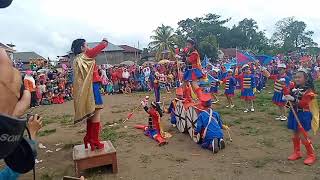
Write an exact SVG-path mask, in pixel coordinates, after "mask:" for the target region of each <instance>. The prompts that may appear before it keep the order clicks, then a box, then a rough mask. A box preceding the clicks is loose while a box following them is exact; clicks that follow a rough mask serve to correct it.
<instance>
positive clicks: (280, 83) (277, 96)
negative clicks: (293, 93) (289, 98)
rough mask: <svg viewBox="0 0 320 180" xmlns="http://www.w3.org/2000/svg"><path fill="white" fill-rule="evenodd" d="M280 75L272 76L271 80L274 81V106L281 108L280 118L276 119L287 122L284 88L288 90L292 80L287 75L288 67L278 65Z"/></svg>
mask: <svg viewBox="0 0 320 180" xmlns="http://www.w3.org/2000/svg"><path fill="white" fill-rule="evenodd" d="M277 68H278V72H279V74H276V75H270V76H269V78H270V79H273V80H274V93H273V97H272V102H273V104H275V105H277V106H278V107H279V112H280V116H278V117H276V120H281V121H286V120H287V117H286V115H285V105H286V100H285V99H283V98H282V97H283V88H284V87H286V88H288V86H289V84H290V78H289V77H288V76H287V74H286V65H285V64H278V65H277Z"/></svg>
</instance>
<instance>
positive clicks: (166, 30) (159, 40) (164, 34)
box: [149, 24, 175, 60]
mask: <svg viewBox="0 0 320 180" xmlns="http://www.w3.org/2000/svg"><path fill="white" fill-rule="evenodd" d="M153 32H154V35H152V36H151V37H150V38H151V40H152V41H151V42H150V43H149V47H150V49H151V50H152V51H155V52H156V58H157V59H158V60H159V59H161V57H162V56H161V55H162V52H163V51H166V50H168V51H169V52H170V54H171V55H172V54H173V52H174V44H175V42H174V41H175V38H174V29H173V28H172V27H170V26H165V25H163V24H162V25H161V26H159V27H158V28H157V29H156V30H154V31H153Z"/></svg>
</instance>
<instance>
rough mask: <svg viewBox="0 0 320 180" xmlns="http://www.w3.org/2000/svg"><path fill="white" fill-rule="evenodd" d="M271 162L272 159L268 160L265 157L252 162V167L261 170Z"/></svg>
mask: <svg viewBox="0 0 320 180" xmlns="http://www.w3.org/2000/svg"><path fill="white" fill-rule="evenodd" d="M271 161H272V159H271V158H268V157H265V158H263V159H257V160H254V161H253V166H254V167H255V168H263V167H265V166H266V165H267V164H268V163H269V162H271Z"/></svg>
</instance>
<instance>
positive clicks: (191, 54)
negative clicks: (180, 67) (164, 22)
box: [183, 38, 203, 98]
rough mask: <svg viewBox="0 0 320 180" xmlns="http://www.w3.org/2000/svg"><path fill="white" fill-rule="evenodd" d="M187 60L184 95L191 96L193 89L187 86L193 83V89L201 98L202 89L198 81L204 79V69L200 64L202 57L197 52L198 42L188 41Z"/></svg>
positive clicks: (189, 39)
mask: <svg viewBox="0 0 320 180" xmlns="http://www.w3.org/2000/svg"><path fill="white" fill-rule="evenodd" d="M187 50H188V52H187V59H186V70H185V72H184V75H183V80H184V83H183V88H184V91H185V92H184V94H191V93H190V92H188V91H189V90H191V89H188V88H186V86H187V84H188V83H189V82H191V85H192V88H193V89H194V91H195V93H196V95H197V97H198V98H199V97H200V95H201V93H202V89H201V88H200V87H199V85H198V80H199V79H201V78H202V77H203V73H202V67H201V62H200V55H199V53H198V50H197V46H196V41H195V40H194V39H191V38H188V39H187Z"/></svg>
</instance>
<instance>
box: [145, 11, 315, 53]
mask: <svg viewBox="0 0 320 180" xmlns="http://www.w3.org/2000/svg"><path fill="white" fill-rule="evenodd" d="M230 19H231V18H226V19H224V18H222V17H221V16H220V15H217V14H212V13H209V14H206V15H204V16H203V17H196V18H193V19H191V18H187V19H184V20H181V21H179V22H178V27H177V28H176V29H175V30H174V29H173V28H172V27H170V26H165V25H161V26H160V27H158V28H157V29H156V30H155V31H154V35H152V36H151V40H152V41H151V42H150V44H149V46H150V49H151V50H154V51H156V52H157V54H159V53H160V52H162V51H163V50H169V51H170V52H173V49H174V48H173V47H174V45H178V46H179V47H183V46H184V45H185V41H186V39H187V37H192V38H194V39H195V40H196V41H197V44H198V47H199V50H200V54H201V56H204V55H207V56H208V57H209V58H212V59H216V58H217V54H218V53H217V52H218V49H219V48H238V49H244V50H249V51H251V52H253V53H257V54H258V53H261V54H265V53H267V54H275V53H286V52H290V51H299V50H301V49H302V48H303V49H306V48H307V49H308V50H310V51H312V52H313V53H316V52H315V50H319V48H317V45H318V44H317V43H315V42H314V40H313V39H312V36H313V34H314V32H313V31H310V30H307V25H306V23H305V22H303V21H298V20H296V19H295V18H293V17H289V18H284V19H282V20H280V21H278V22H277V23H276V24H275V29H276V30H275V32H274V33H273V35H272V37H271V38H268V37H267V36H266V34H265V32H264V31H263V30H262V31H261V30H260V29H259V26H258V23H257V22H256V21H255V20H254V19H251V18H250V19H249V18H245V19H243V20H242V21H240V22H238V24H235V25H233V26H232V27H228V26H227V25H226V23H228V22H229V21H230ZM310 53H311V52H310Z"/></svg>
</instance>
